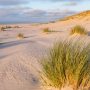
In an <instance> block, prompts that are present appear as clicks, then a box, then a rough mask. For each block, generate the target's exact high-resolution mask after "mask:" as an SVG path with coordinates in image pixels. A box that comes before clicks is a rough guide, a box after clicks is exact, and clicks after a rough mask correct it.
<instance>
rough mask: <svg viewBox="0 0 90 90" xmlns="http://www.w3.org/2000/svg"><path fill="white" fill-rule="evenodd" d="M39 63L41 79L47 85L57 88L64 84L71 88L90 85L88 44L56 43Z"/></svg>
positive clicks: (89, 50)
mask: <svg viewBox="0 0 90 90" xmlns="http://www.w3.org/2000/svg"><path fill="white" fill-rule="evenodd" d="M40 64H41V66H42V71H41V79H42V81H43V83H44V84H45V85H47V86H52V87H55V88H58V89H59V90H61V89H62V88H63V87H65V86H72V89H73V90H84V89H85V88H87V90H88V88H89V87H90V44H88V45H85V43H82V42H78V41H74V42H72V41H63V42H59V43H56V44H55V45H54V46H53V48H52V49H50V52H49V54H48V55H47V57H45V58H43V60H41V62H40Z"/></svg>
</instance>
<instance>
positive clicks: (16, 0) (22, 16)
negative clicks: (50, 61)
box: [0, 0, 90, 23]
mask: <svg viewBox="0 0 90 90" xmlns="http://www.w3.org/2000/svg"><path fill="white" fill-rule="evenodd" d="M85 10H90V0H0V23H28V22H48V21H53V20H57V19H60V18H63V17H65V16H69V15H72V14H75V13H79V12H82V11H85Z"/></svg>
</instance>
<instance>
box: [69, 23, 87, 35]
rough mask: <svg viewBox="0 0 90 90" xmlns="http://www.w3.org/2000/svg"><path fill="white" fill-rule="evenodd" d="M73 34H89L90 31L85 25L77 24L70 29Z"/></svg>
mask: <svg viewBox="0 0 90 90" xmlns="http://www.w3.org/2000/svg"><path fill="white" fill-rule="evenodd" d="M73 34H80V35H87V34H88V33H87V31H86V29H85V28H84V27H82V26H79V25H76V26H75V27H73V28H72V29H71V31H70V35H73Z"/></svg>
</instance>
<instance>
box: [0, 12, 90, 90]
mask: <svg viewBox="0 0 90 90" xmlns="http://www.w3.org/2000/svg"><path fill="white" fill-rule="evenodd" d="M80 15H81V14H80ZM78 17H79V16H78ZM75 25H82V26H84V27H85V28H86V29H87V30H88V33H89V34H90V12H89V15H88V16H83V18H82V19H78V18H77V17H75V18H74V19H69V20H63V21H57V22H55V23H48V24H39V25H31V24H18V26H20V28H11V29H7V30H6V31H0V41H1V42H3V44H0V90H42V89H41V84H40V82H39V74H38V72H37V70H40V66H39V64H38V60H40V59H41V58H42V56H43V55H45V54H46V52H47V51H48V49H49V48H50V47H51V46H52V45H53V43H54V42H55V41H57V40H62V39H66V38H70V37H71V36H70V35H69V32H70V28H71V27H73V26H75ZM10 26H14V25H10ZM47 27H48V28H50V29H52V30H55V31H56V32H52V33H49V34H46V33H43V31H42V29H43V28H47ZM18 33H23V35H24V36H25V38H24V39H18V38H17V34H18ZM83 38H84V39H86V40H87V41H89V39H90V35H88V36H85V37H83ZM50 90H52V89H50Z"/></svg>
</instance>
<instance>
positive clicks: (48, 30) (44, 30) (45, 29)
mask: <svg viewBox="0 0 90 90" xmlns="http://www.w3.org/2000/svg"><path fill="white" fill-rule="evenodd" d="M43 32H46V33H49V32H52V31H51V30H50V29H49V28H44V29H43Z"/></svg>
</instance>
